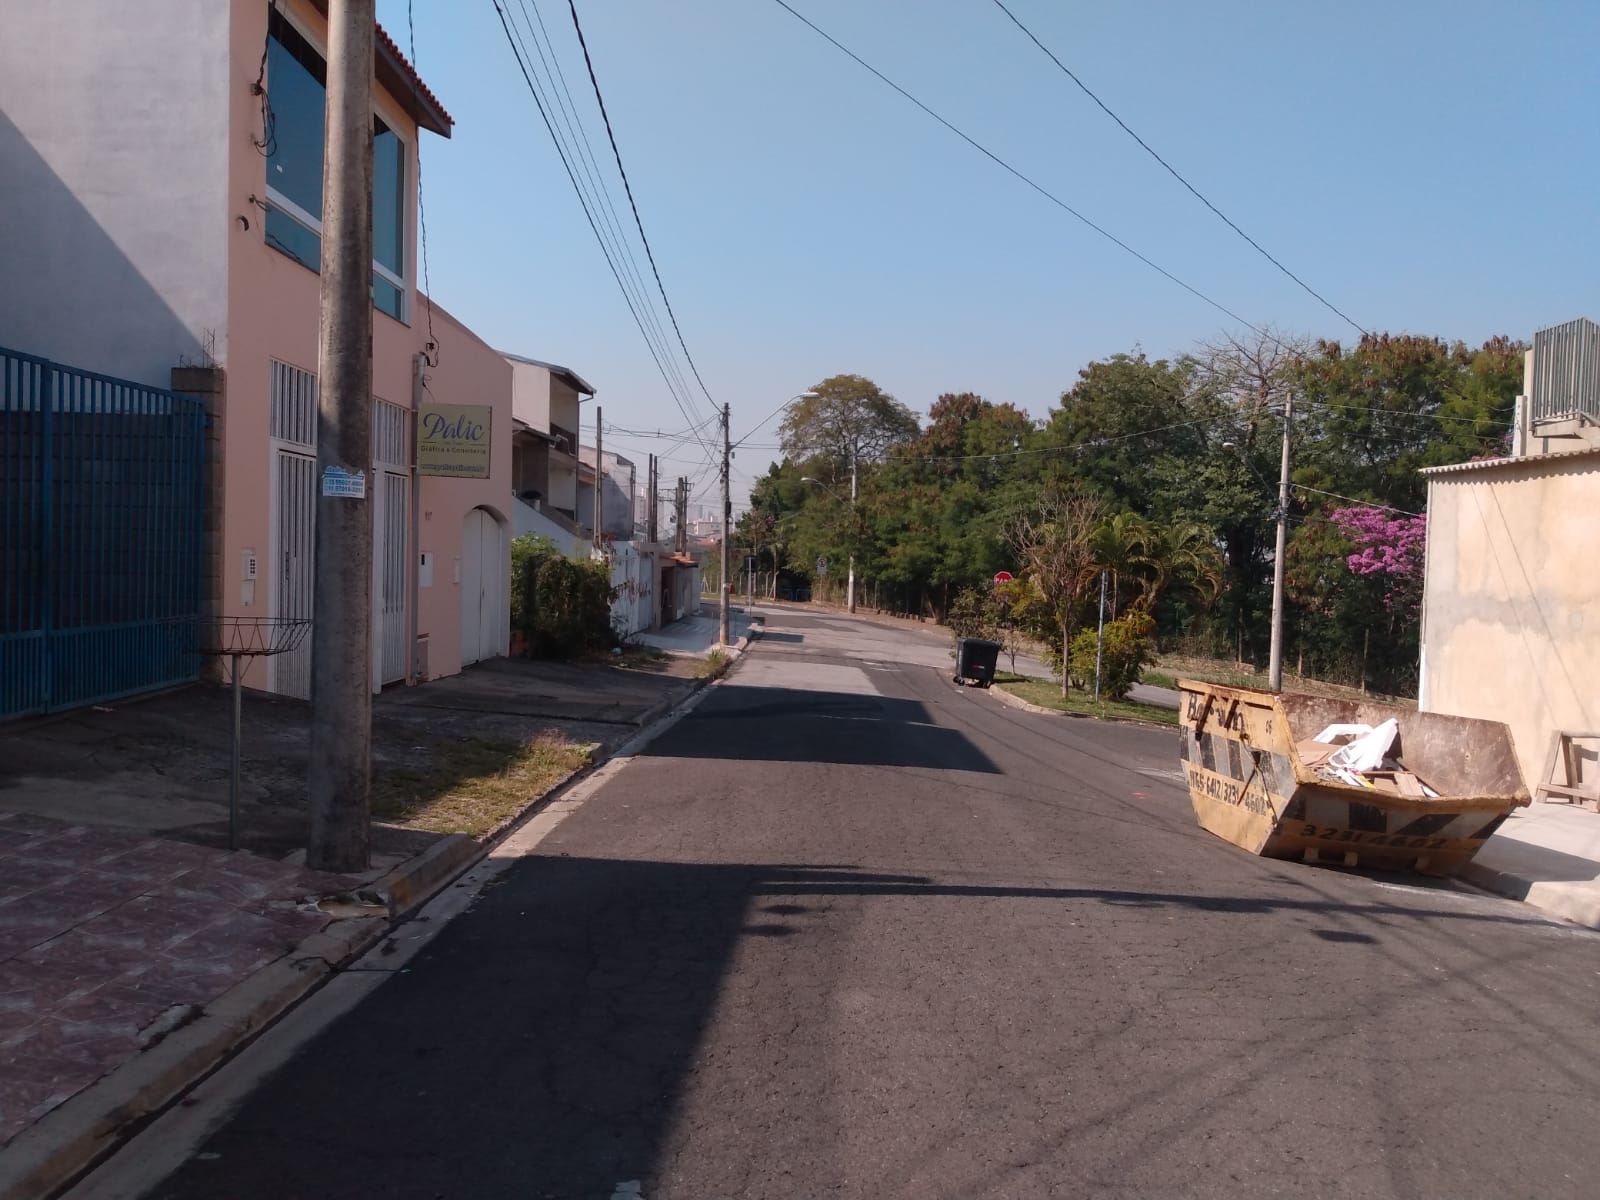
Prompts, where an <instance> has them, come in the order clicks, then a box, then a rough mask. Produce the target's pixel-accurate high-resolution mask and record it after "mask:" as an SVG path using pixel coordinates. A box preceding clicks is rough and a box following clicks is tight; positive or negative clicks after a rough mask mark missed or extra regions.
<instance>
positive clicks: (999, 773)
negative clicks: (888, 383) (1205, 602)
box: [80, 608, 1600, 1200]
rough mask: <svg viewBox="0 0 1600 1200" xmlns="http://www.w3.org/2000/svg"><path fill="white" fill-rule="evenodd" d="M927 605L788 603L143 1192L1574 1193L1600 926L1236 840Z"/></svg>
mask: <svg viewBox="0 0 1600 1200" xmlns="http://www.w3.org/2000/svg"><path fill="white" fill-rule="evenodd" d="M941 636H943V631H930V630H925V629H922V628H918V627H915V626H901V627H896V626H895V625H893V624H889V623H886V622H884V623H880V622H875V621H872V620H868V619H861V620H853V619H851V618H848V617H845V616H843V615H840V614H822V613H804V612H800V611H798V610H796V609H793V608H774V609H772V610H770V611H769V613H768V620H767V633H766V635H765V636H764V637H763V638H762V639H761V640H760V641H759V642H757V643H756V644H755V646H754V648H753V649H752V651H751V652H750V653H749V654H748V655H747V656H746V657H745V658H744V659H743V660H742V661H741V662H740V663H739V665H738V667H737V669H736V670H735V672H734V673H733V675H732V676H731V677H730V678H729V679H728V680H726V681H724V682H723V683H722V684H719V685H718V686H716V687H715V688H712V689H710V690H709V691H708V692H707V693H706V694H705V696H704V699H703V700H702V702H701V703H700V704H699V705H698V706H697V707H696V708H694V709H693V711H692V712H691V713H690V714H689V715H688V716H687V717H686V718H684V719H683V720H682V721H680V722H679V723H678V724H677V725H675V726H673V727H672V728H671V729H669V730H668V731H667V732H666V733H665V734H664V735H663V736H661V737H660V738H659V739H658V740H656V741H655V742H654V743H652V744H651V745H649V746H648V747H647V748H646V749H645V750H643V751H642V752H641V753H640V754H639V755H638V756H637V757H636V758H634V759H633V760H632V761H631V762H629V763H627V764H626V765H625V766H624V767H622V768H621V769H620V770H619V771H617V772H616V773H615V774H613V775H611V776H609V777H608V778H607V780H606V782H605V783H604V786H602V787H600V788H599V790H597V791H596V792H595V793H594V794H592V795H590V796H589V797H588V799H587V800H586V801H585V802H584V803H583V804H582V805H581V807H577V808H576V809H574V811H573V812H572V813H571V815H570V816H569V817H567V818H566V819H565V820H564V821H563V822H562V823H561V824H559V826H557V827H555V828H554V830H553V832H551V833H550V834H549V836H548V837H546V838H544V840H543V841H542V842H540V843H539V844H538V845H537V847H536V848H535V850H534V851H533V852H532V853H531V854H530V855H528V856H527V857H526V858H524V859H522V860H520V861H518V862H516V863H515V864H514V865H512V866H511V867H510V869H509V870H507V871H506V872H505V873H504V874H502V875H501V876H499V878H498V879H497V881H496V882H495V883H494V885H492V886H490V887H488V888H486V889H485V891H484V892H483V894H482V895H481V897H480V898H479V899H478V900H477V902H476V903H475V904H473V905H472V906H471V907H470V908H469V909H467V911H465V912H464V913H463V914H462V915H460V916H459V917H457V918H456V919H454V920H453V921H452V922H451V923H450V924H449V925H447V926H445V927H444V928H443V929H442V930H441V931H440V932H439V933H438V936H437V937H436V938H435V939H434V940H433V941H431V943H429V944H428V946H427V947H426V948H425V949H424V950H423V951H422V952H421V953H420V954H419V955H418V956H417V957H415V958H414V959H411V960H410V961H409V962H408V963H407V964H406V965H405V968H404V969H403V970H400V971H396V972H394V973H393V974H392V977H390V978H389V979H388V981H387V982H386V983H384V984H383V985H382V986H381V987H377V988H376V989H375V990H373V991H372V992H371V993H370V995H368V996H367V998H366V999H365V1000H363V1001H362V1002H361V1003H360V1004H358V1005H357V1006H355V1007H354V1008H352V1009H351V1011H349V1012H348V1013H346V1014H345V1015H344V1016H343V1017H341V1018H340V1019H338V1020H336V1021H334V1022H332V1023H331V1024H329V1025H328V1026H327V1027H326V1028H325V1029H323V1030H322V1031H321V1032H320V1034H318V1035H317V1036H316V1037H315V1038H313V1039H312V1040H310V1041H309V1043H308V1044H306V1045H305V1046H304V1047H303V1048H301V1049H300V1050H299V1051H298V1052H297V1053H295V1054H293V1055H292V1056H290V1057H289V1058H288V1059H287V1061H286V1062H285V1063H284V1064H283V1065H282V1066H281V1068H280V1069H278V1070H277V1071H275V1072H273V1073H271V1074H270V1075H268V1076H266V1077H264V1078H261V1079H260V1080H259V1081H256V1082H255V1084H254V1086H253V1087H252V1088H251V1089H249V1090H248V1094H247V1095H246V1096H245V1098H244V1100H243V1103H242V1104H241V1105H239V1106H238V1107H237V1109H236V1110H232V1111H228V1112H223V1113H220V1114H219V1116H218V1127H217V1128H216V1129H215V1130H213V1131H211V1132H210V1133H209V1134H208V1136H206V1137H205V1138H204V1139H203V1140H201V1141H200V1142H199V1143H198V1144H197V1145H196V1147H195V1148H194V1152H193V1153H191V1154H189V1155H187V1157H186V1160H185V1161H183V1162H182V1164H181V1165H180V1166H179V1167H178V1169H177V1171H176V1172H175V1173H174V1174H172V1175H171V1176H170V1177H169V1178H167V1179H166V1180H165V1181H164V1182H163V1183H161V1184H160V1185H159V1186H158V1187H157V1188H156V1189H155V1190H154V1191H153V1192H152V1193H151V1194H153V1195H158V1196H161V1197H170V1198H174V1200H176V1198H180V1197H194V1198H196V1200H199V1198H206V1200H212V1198H215V1197H240V1198H246V1197H260V1198H262V1200H266V1198H271V1200H289V1198H293V1197H303V1198H308V1200H309V1198H312V1197H319V1198H320V1197H359V1196H391V1197H501V1196H505V1197H534V1198H538V1197H561V1198H568V1197H571V1198H574V1200H576V1198H580V1197H581V1198H590V1197H596V1198H607V1197H613V1196H616V1197H622V1196H642V1197H646V1198H648V1200H661V1198H667V1197H672V1198H679V1200H710V1198H717V1197H761V1198H774V1197H812V1196H843V1197H882V1198H888V1197H917V1198H919V1200H922V1198H931V1197H951V1198H954V1197H974V1198H975V1197H1019V1198H1020V1197H1038V1196H1091V1195H1093V1196H1099V1195H1125V1196H1162V1195H1183V1196H1229V1197H1233V1196H1242V1195H1261V1196H1265V1195H1307V1196H1352V1197H1353V1196H1396V1197H1420V1196H1442V1195H1451V1196H1512V1195H1525V1196H1534V1195H1537V1196H1541V1197H1556V1196H1584V1195H1592V1194H1593V1192H1594V1188H1595V1184H1594V1181H1593V1175H1594V1171H1595V1168H1596V1166H1597V1165H1600V1150H1597V1149H1596V1147H1595V1143H1594V1141H1593V1119H1594V1113H1595V1095H1596V1089H1597V1086H1600V1030H1597V1027H1596V1022H1595V1020H1594V1013H1595V1010H1596V1002H1597V999H1600V987H1597V985H1600V941H1597V940H1596V938H1595V936H1594V935H1591V934H1589V933H1587V932H1584V931H1580V930H1577V929H1575V928H1573V927H1569V926H1565V925H1562V924H1560V923H1557V922H1553V921H1550V920H1548V919H1544V918H1542V917H1541V916H1539V915H1538V914H1537V912H1536V910H1533V909H1530V908H1528V907H1526V906H1521V905H1517V904H1515V903H1512V902H1510V901H1505V900H1499V899H1492V898H1489V897H1486V896H1482V895H1479V894H1476V893H1473V892H1470V891H1467V890H1465V889H1462V888H1459V887H1454V886H1451V885H1447V884H1441V883H1434V882H1430V881H1426V880H1421V879H1418V878H1413V877H1401V876H1394V877H1379V876H1369V875H1362V874H1354V873H1347V872H1342V871H1336V870H1330V869H1318V868H1311V867H1305V866H1300V865H1296V864H1291V863H1283V862H1273V861H1266V860H1260V859H1255V858H1252V857H1250V856H1248V855H1246V854H1245V853H1243V852H1241V851H1239V850H1237V849H1235V848H1233V847H1232V846H1229V845H1226V844H1224V843H1223V842H1222V841H1220V840H1218V839H1216V838H1213V837H1211V836H1209V835H1207V834H1205V833H1203V832H1202V831H1200V830H1199V829H1198V828H1197V827H1196V825H1195V822H1194V818H1193V814H1192V812H1191V810H1190V807H1189V802H1188V798H1187V793H1186V791H1185V789H1184V787H1183V786H1182V784H1181V783H1180V781H1179V776H1178V771H1177V765H1178V764H1177V758H1176V751H1175V735H1174V734H1173V733H1171V732H1170V731H1165V730H1156V729H1152V728H1144V727H1136V726H1131V725H1113V724H1103V723H1099V722H1094V721H1088V720H1072V719H1068V718H1062V717H1057V716H1044V715H1033V714H1030V713H1025V712H1020V711H1016V710H1014V709H1010V708H1007V707H1005V706H1003V705H1002V704H1000V703H999V702H998V701H997V700H996V699H995V698H994V697H993V696H992V695H989V694H986V693H984V692H981V691H978V690H972V689H968V690H962V689H957V688H956V687H954V686H953V685H952V683H951V681H950V678H949V676H950V667H949V660H948V655H947V651H946V650H945V649H944V645H945V643H944V642H942V641H941V640H939V639H940V637H941ZM273 1036H274V1035H273V1033H269V1034H267V1035H266V1037H267V1039H270V1038H271V1037H273ZM158 1128H159V1126H158ZM150 1152H151V1151H149V1149H148V1148H147V1147H142V1146H141V1143H139V1142H135V1143H134V1144H133V1145H131V1146H130V1147H128V1148H127V1149H125V1150H124V1151H123V1152H122V1156H121V1157H120V1158H113V1159H112V1160H111V1161H109V1162H108V1163H107V1164H105V1165H104V1166H102V1167H101V1168H100V1170H99V1172H98V1173H97V1175H96V1176H94V1177H92V1178H91V1179H90V1180H88V1181H86V1182H85V1183H84V1184H83V1185H81V1186H80V1193H81V1194H85V1195H93V1194H97V1193H96V1192H95V1190H94V1189H96V1188H100V1189H109V1188H112V1187H113V1186H114V1184H115V1181H116V1180H117V1179H118V1177H119V1176H123V1175H125V1174H126V1172H127V1171H128V1170H129V1169H130V1164H131V1162H132V1161H133V1157H136V1156H138V1155H141V1154H147V1153H150ZM130 1156H133V1157H130ZM99 1194H111V1192H110V1191H102V1192H101V1193H99Z"/></svg>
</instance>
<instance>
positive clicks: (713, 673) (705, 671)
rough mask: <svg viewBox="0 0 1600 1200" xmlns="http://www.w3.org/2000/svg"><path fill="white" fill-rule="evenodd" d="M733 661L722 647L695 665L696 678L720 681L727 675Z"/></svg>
mask: <svg viewBox="0 0 1600 1200" xmlns="http://www.w3.org/2000/svg"><path fill="white" fill-rule="evenodd" d="M732 662H733V659H731V658H729V657H728V652H727V651H726V650H723V649H722V648H721V647H720V646H719V647H717V648H716V649H714V650H712V651H711V653H710V654H708V655H706V656H705V657H704V658H702V659H701V660H700V661H699V662H698V663H696V664H695V668H694V677H695V678H696V679H718V678H721V676H723V675H724V674H726V673H727V670H728V665H729V664H730V663H732Z"/></svg>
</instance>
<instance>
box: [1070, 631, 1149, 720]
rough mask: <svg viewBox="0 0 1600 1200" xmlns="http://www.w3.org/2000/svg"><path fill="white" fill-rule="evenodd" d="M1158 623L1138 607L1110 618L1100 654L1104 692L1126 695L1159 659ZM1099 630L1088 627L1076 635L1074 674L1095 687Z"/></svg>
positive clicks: (1114, 696) (1107, 695)
mask: <svg viewBox="0 0 1600 1200" xmlns="http://www.w3.org/2000/svg"><path fill="white" fill-rule="evenodd" d="M1155 632H1156V623H1155V621H1154V619H1153V618H1151V616H1150V614H1149V613H1145V612H1139V611H1138V610H1135V611H1133V612H1130V613H1128V614H1126V615H1125V616H1121V617H1118V618H1117V619H1116V620H1115V621H1107V622H1106V632H1105V648H1104V651H1103V653H1102V655H1101V658H1100V695H1101V696H1102V697H1105V698H1109V699H1112V700H1121V699H1123V698H1125V697H1126V696H1127V694H1128V692H1129V690H1130V689H1131V688H1132V687H1133V685H1134V684H1136V683H1138V682H1139V675H1140V672H1142V671H1143V670H1144V668H1145V667H1146V666H1148V665H1149V664H1150V663H1153V662H1154V661H1155V659H1156V639H1155ZM1094 660H1095V630H1094V629H1092V628H1091V629H1085V630H1084V631H1083V632H1081V633H1079V634H1078V635H1077V636H1076V637H1074V638H1073V639H1072V678H1073V680H1074V681H1075V682H1076V683H1077V684H1078V686H1079V687H1082V688H1086V689H1092V688H1093V687H1094Z"/></svg>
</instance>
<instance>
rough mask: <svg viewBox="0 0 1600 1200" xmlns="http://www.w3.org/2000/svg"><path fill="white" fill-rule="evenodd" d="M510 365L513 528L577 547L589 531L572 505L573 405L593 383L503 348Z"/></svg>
mask: <svg viewBox="0 0 1600 1200" xmlns="http://www.w3.org/2000/svg"><path fill="white" fill-rule="evenodd" d="M505 360H506V362H507V363H509V364H510V366H511V412H512V417H513V420H514V422H515V425H514V432H513V434H512V445H511V474H512V479H513V481H514V483H513V490H514V492H515V494H516V502H515V504H514V506H513V513H512V524H513V526H514V528H515V531H516V533H517V534H519V535H520V534H524V533H537V534H540V535H541V536H544V537H548V538H550V539H551V540H552V541H554V542H555V543H556V545H557V546H558V547H560V549H561V552H562V553H563V554H578V553H582V549H583V546H584V545H585V544H587V543H588V541H589V537H588V535H587V534H586V533H585V532H584V529H583V521H582V515H581V513H580V511H579V506H578V427H579V424H580V417H579V411H580V408H581V406H582V404H583V402H584V401H585V400H590V399H592V398H593V397H594V385H593V384H591V383H589V382H587V381H586V380H585V379H584V378H583V376H581V375H579V374H578V373H577V372H576V371H574V370H572V369H571V368H570V367H563V366H558V365H557V364H555V363H549V362H543V361H541V360H539V359H537V358H527V357H524V356H523V355H520V354H510V353H507V354H505Z"/></svg>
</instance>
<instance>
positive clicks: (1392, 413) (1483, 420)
mask: <svg viewBox="0 0 1600 1200" xmlns="http://www.w3.org/2000/svg"><path fill="white" fill-rule="evenodd" d="M1305 400H1306V403H1308V404H1315V405H1317V407H1319V408H1340V409H1345V410H1348V411H1349V412H1364V413H1372V414H1373V415H1375V416H1380V417H1411V418H1412V419H1414V420H1418V421H1458V422H1460V423H1461V424H1463V425H1501V426H1504V427H1505V428H1507V429H1509V428H1511V426H1512V424H1513V422H1511V421H1502V420H1500V419H1499V418H1498V417H1457V416H1452V415H1450V414H1449V413H1420V412H1407V411H1405V410H1404V409H1397V408H1378V407H1376V406H1374V405H1368V404H1338V403H1335V402H1334V401H1332V400H1314V399H1311V398H1310V397H1306V398H1305Z"/></svg>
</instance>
